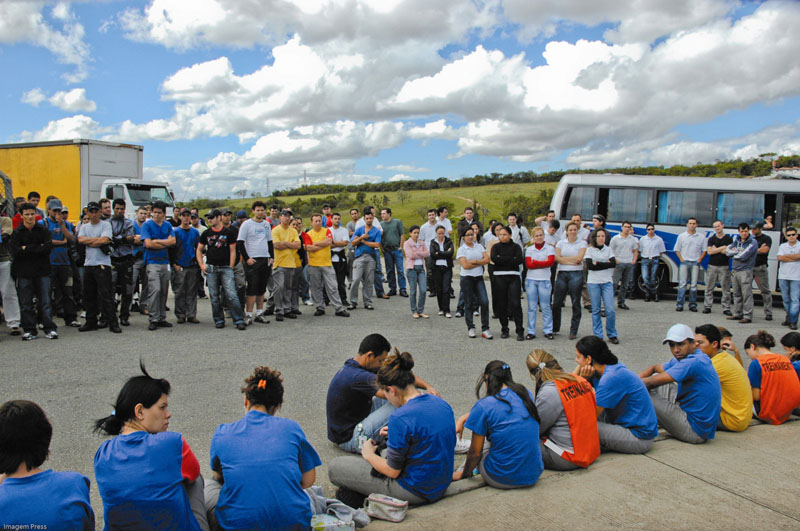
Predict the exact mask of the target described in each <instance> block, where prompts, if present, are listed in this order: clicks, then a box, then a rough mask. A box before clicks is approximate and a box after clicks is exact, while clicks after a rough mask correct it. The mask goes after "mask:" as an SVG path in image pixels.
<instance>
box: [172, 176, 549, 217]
mask: <svg viewBox="0 0 800 531" xmlns="http://www.w3.org/2000/svg"><path fill="white" fill-rule="evenodd" d="M557 184H558V183H555V182H553V183H521V184H497V185H489V186H470V187H463V188H460V187H454V188H442V189H435V190H418V191H417V190H409V191H406V192H405V193H406V194H407V195H408V198H407V199H405V201H404V202H403V203H401V202H400V198H399V197H398V194H402V193H403V192H386V193H383V192H378V193H376V194H372V193H367V194H366V201H365V204H372V201H371V199H372V197H373V195H377V196H378V197H379V198H381V199H382V198H383V196H384V195H386V196H387V197H388V198H389V203H388V206H389V207H391V209H392V213H393V215H394V217H396V218H400V219H401V220H403V222H404V223H405V224H406V226H409V225H410V224H412V223H421V222H422V221H424V217H421V216H420V215H419V214H418V212H419V211H421V210H422V209H428V208H435V207H437V206H438V205H439V204H440V203H442V202H445V203H450V204H452V205H454V207H455V212H451V215H450V217H451V218H453V219H454V218H458V217H460V216H461V213H462V212H463V210H464V207H466V206H470V205H472V203H473V201H475V202H476V203H477V205H478V208H477V210H478V214H479V216H480V218H481V219H484V217H485V218H486V219H499V218H500V217H503V216H504V215H505V214H506V212H505V211H504V209H503V201H504V200H506V199H508V198H510V197H513V196H517V195H528V194H530V195H538V193H539V191H540V190H543V189H551V190H554V189H555V187H556V185H557ZM347 195H348V196H349V198H350V199H351V200H350V201H349V202H348V204H339V205H337V206H336V210H337V211H339V212H341V214H342V216H343V217H345V218H346V217H347V211H348V210H349V209H350V208H351V207H355V208H359V209H360V208H361V207H362V206H364V205H362V204H357V202H356V199H355V198H356V194H355V193H351V194H347ZM324 197H327V196H326V195H325V194H321V195H304V196H281V197H280V198H279V199H280V200H281V201H283V202H284V203H286V204H291V203H293V202H294V201H296V200H298V199H302V200H303V201H306V202H307V201H309V199H311V198H319V199H321V198H324ZM259 199H262V200H263V198H259ZM255 200H256V198H247V199H228V200H225V201H221V202H220V203H222V204H224V205H225V206H227V207H229V208H231V209H232V210H238V209H241V208H244V209H246V210H248V211H249V209H250V205H252V204H253V201H255ZM187 204H191V202H189V203H187ZM483 209H485V216H484V212H483ZM541 214H544V212H541Z"/></svg>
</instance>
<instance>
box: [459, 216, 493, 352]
mask: <svg viewBox="0 0 800 531" xmlns="http://www.w3.org/2000/svg"><path fill="white" fill-rule="evenodd" d="M458 262H459V264H461V290H460V291H461V294H460V295H462V294H463V296H464V308H465V309H466V311H465V312H464V322H465V324H466V325H467V335H468V336H469V337H477V335H476V334H475V324H474V321H473V319H472V318H473V317H474V315H473V313H472V311H471V309H472V308H477V307H478V306H480V309H481V313H480V315H481V337H482V338H484V339H492V337H493V336H492V333H491V332H490V331H489V297H488V296H487V295H486V284H485V283H484V281H483V266H485V265H486V264H488V263H489V254H488V253H487V252H486V249H484V248H483V246H482V245H481V244H479V243H476V242H475V231H474V230H472V229H467V230H466V231H464V236H463V238H462V242H461V247H459V248H458ZM460 295H459V296H460Z"/></svg>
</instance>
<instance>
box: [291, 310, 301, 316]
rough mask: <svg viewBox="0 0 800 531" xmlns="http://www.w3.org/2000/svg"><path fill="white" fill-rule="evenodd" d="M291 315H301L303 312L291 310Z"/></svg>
mask: <svg viewBox="0 0 800 531" xmlns="http://www.w3.org/2000/svg"><path fill="white" fill-rule="evenodd" d="M292 315H303V312H301V311H300V310H292Z"/></svg>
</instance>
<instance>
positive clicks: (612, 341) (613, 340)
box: [608, 337, 619, 345]
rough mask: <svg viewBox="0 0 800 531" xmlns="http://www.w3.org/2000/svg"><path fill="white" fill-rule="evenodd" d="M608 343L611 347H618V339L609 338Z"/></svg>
mask: <svg viewBox="0 0 800 531" xmlns="http://www.w3.org/2000/svg"><path fill="white" fill-rule="evenodd" d="M608 342H609V343H611V344H612V345H619V339H617V338H616V337H609V338H608Z"/></svg>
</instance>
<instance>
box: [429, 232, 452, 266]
mask: <svg viewBox="0 0 800 531" xmlns="http://www.w3.org/2000/svg"><path fill="white" fill-rule="evenodd" d="M434 241H435V242H436V243H437V244H438V245H439V249H442V250H443V249H444V242H446V241H447V239H446V238H445V239H444V240H442V241H439V238H435V239H434ZM431 243H433V242H431ZM428 250H429V251H430V245H428ZM433 265H437V266H443V267H447V260H445V259H444V258H440V259H438V260H436V262H434V264H433Z"/></svg>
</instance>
